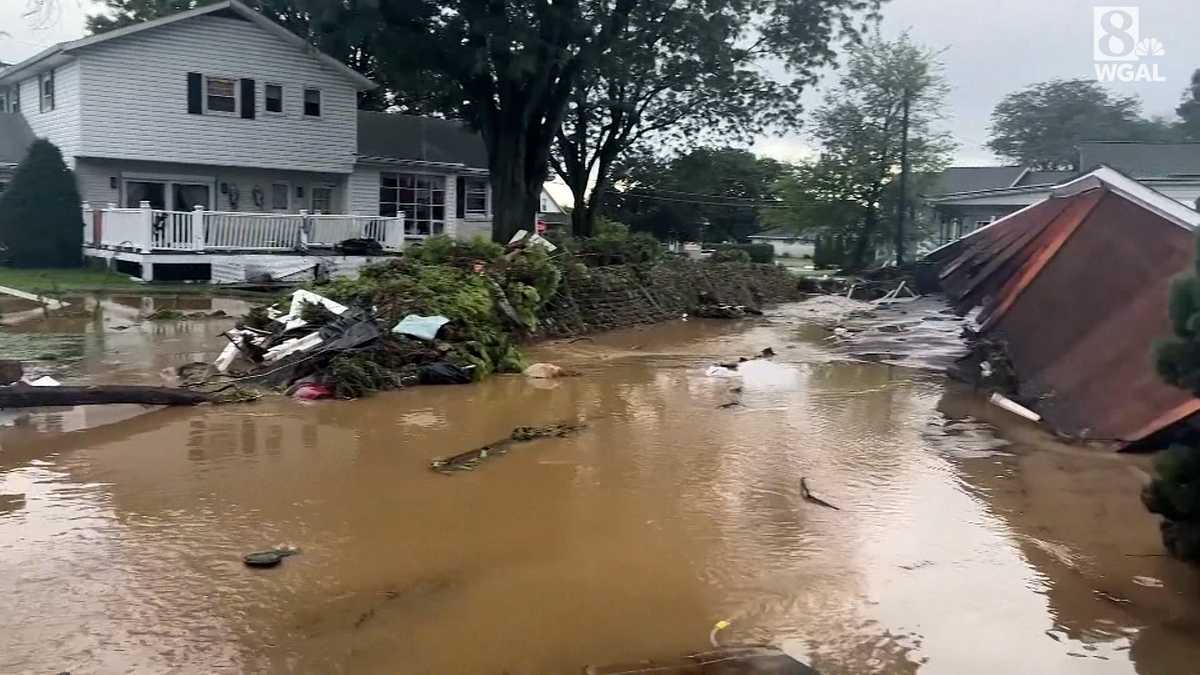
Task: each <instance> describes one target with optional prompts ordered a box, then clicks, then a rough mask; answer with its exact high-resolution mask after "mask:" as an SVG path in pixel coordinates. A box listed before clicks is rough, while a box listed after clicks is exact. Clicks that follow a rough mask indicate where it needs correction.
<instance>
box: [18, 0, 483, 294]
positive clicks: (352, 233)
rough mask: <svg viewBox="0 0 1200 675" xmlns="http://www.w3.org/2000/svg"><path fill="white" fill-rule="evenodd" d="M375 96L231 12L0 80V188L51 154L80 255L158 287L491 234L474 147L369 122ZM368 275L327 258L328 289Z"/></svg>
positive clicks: (237, 8) (434, 129) (47, 56)
mask: <svg viewBox="0 0 1200 675" xmlns="http://www.w3.org/2000/svg"><path fill="white" fill-rule="evenodd" d="M374 87H375V84H374V83H372V82H371V81H370V80H368V79H366V78H365V77H363V76H362V75H360V74H358V73H357V72H355V71H353V70H351V69H350V68H348V67H346V66H345V65H344V64H342V63H340V62H339V61H337V60H336V59H334V58H332V57H330V56H328V55H325V54H322V53H321V52H319V51H317V50H315V49H313V48H312V47H311V46H310V45H309V44H308V43H306V42H305V41H304V40H303V39H301V38H299V37H297V36H296V35H294V34H292V33H291V32H290V31H288V30H287V29H285V28H283V27H282V26H280V25H278V24H276V23H274V22H273V21H271V20H270V19H268V18H266V17H264V16H262V15H261V14H259V13H258V12H255V11H254V10H252V9H250V8H249V7H247V6H246V5H243V4H242V3H240V2H238V1H237V0H223V1H221V2H217V3H215V4H210V5H205V6H203V7H199V8H197V9H193V10H190V11H185V12H179V13H177V14H172V15H170V16H167V17H164V18H160V19H156V20H154V21H148V22H145V23H140V24H136V25H132V26H128V27H125V28H121V29H118V30H114V31H111V32H108V33H103V34H100V35H94V36H90V37H86V38H83V39H80V40H75V41H72V42H65V43H61V44H58V45H55V46H53V47H50V48H48V49H46V50H44V51H42V52H41V53H39V54H36V55H35V56H33V57H31V58H29V59H27V60H25V61H23V62H21V63H17V64H14V65H11V66H7V67H4V68H3V69H2V70H0V110H2V111H4V113H5V116H6V117H7V119H0V182H3V181H5V180H6V179H5V176H6V175H9V174H10V173H11V170H12V168H13V166H14V165H15V164H16V163H17V162H18V161H19V160H20V156H22V155H23V153H24V150H25V149H26V148H27V147H28V145H29V143H30V142H32V139H33V137H41V138H46V139H48V140H50V141H51V142H53V143H54V144H55V145H57V146H58V147H59V148H60V149H61V150H62V152H63V155H64V158H65V159H66V161H67V164H68V165H69V166H70V167H71V168H72V169H74V171H75V174H76V177H77V180H78V183H79V189H80V194H81V196H82V198H83V200H84V202H85V203H86V204H87V205H88V206H90V211H89V210H88V209H85V214H84V216H85V220H86V225H87V227H86V229H85V236H84V239H85V254H87V255H89V256H94V257H101V258H105V259H109V260H113V261H116V263H117V264H118V265H120V266H121V267H122V268H124V269H128V270H130V271H131V272H136V273H139V274H140V275H141V276H142V277H143V278H145V279H154V278H160V279H162V278H171V279H178V278H196V279H212V280H214V281H240V280H242V279H243V278H244V277H245V275H246V273H247V271H248V270H250V269H257V270H258V271H259V272H262V271H266V272H268V273H270V274H272V275H274V276H275V277H277V278H278V277H281V276H288V275H289V274H291V275H299V276H304V275H306V274H310V273H312V271H313V268H314V262H316V261H315V260H314V257H313V254H314V253H315V252H319V251H323V250H328V249H329V248H330V247H331V246H332V245H333V244H336V243H338V242H340V241H342V240H344V239H349V238H357V237H370V238H374V239H376V240H379V241H380V242H381V243H383V245H384V247H385V248H388V249H392V250H396V249H399V248H401V247H402V246H403V245H404V243H405V242H406V241H411V240H413V239H419V238H422V237H426V236H429V235H430V234H438V233H447V234H453V235H455V236H459V237H470V236H473V235H475V234H484V235H490V232H491V195H490V191H489V185H488V173H487V169H486V167H487V161H486V159H487V158H486V153H485V152H484V146H483V143H482V141H481V139H480V138H479V136H478V134H475V133H473V132H470V131H468V130H467V129H465V128H464V127H462V126H461V125H459V124H458V123H455V122H451V121H446V120H437V119H429V118H420V117H414V116H406V115H393V114H385V113H373V112H362V111H359V110H358V109H357V99H358V93H359V92H361V91H364V90H368V89H371V88H374ZM5 135H7V138H4V137H2V136H5ZM297 249H304V250H307V254H304V255H301V254H300V253H299V252H298V251H297ZM364 260H365V258H364V257H363V256H341V255H333V254H332V252H330V253H329V255H326V256H324V257H322V258H320V261H321V262H324V263H325V268H326V270H327V271H331V272H333V273H338V272H344V271H347V270H351V269H354V268H356V267H357V266H359V265H361V264H362V263H363V261H364Z"/></svg>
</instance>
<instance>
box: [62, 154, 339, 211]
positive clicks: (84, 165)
mask: <svg viewBox="0 0 1200 675" xmlns="http://www.w3.org/2000/svg"><path fill="white" fill-rule="evenodd" d="M75 177H76V182H77V183H78V184H79V193H80V196H81V197H82V198H83V201H86V202H91V203H93V204H97V205H100V206H106V205H107V204H108V203H109V202H116V203H120V202H121V201H122V200H123V199H124V195H122V194H121V191H120V188H119V187H113V184H114V183H115V184H116V185H118V186H120V185H122V183H123V181H125V180H166V181H174V182H183V183H206V184H208V183H210V184H212V185H213V187H214V193H213V202H214V206H213V208H215V209H216V210H218V211H234V210H236V211H242V212H254V211H266V212H270V211H272V210H273V209H272V208H271V207H272V206H273V205H274V202H273V197H274V194H273V187H272V186H273V185H275V184H286V185H287V186H288V187H289V189H290V191H291V195H290V199H289V201H288V206H287V209H286V211H287V212H288V213H297V212H299V211H300V209H306V208H308V203H309V199H310V195H311V194H312V188H313V187H314V186H318V187H320V186H328V185H333V186H340V185H341V184H342V183H343V182H344V181H345V180H346V179H347V178H348V176H339V175H337V174H316V173H309V172H301V171H277V170H271V169H257V168H245V167H221V166H201V165H197V164H175V163H171V162H136V161H128V160H110V159H94V158H88V157H85V158H82V159H80V160H79V162H78V166H77V167H76V169H75ZM114 179H115V180H114ZM222 185H225V186H226V192H221V186H222ZM229 188H236V190H231V189H229ZM255 188H259V189H260V190H261V191H262V194H263V205H262V206H261V207H259V206H256V205H255V203H254V189H255ZM298 189H299V190H302V191H303V192H304V197H303V198H297V197H296V191H297V190H298ZM235 191H236V192H237V195H238V200H237V208H236V209H235V208H234V204H233V201H232V200H231V198H230V196H231V194H232V193H233V192H235ZM341 195H342V191H341V190H340V189H338V188H336V187H335V189H334V190H333V194H332V197H333V203H332V206H331V211H332V212H333V213H345V212H346V211H344V210H343V209H344V208H345V207H344V204H343V203H342V199H341Z"/></svg>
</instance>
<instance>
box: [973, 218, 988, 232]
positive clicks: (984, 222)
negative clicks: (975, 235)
mask: <svg viewBox="0 0 1200 675" xmlns="http://www.w3.org/2000/svg"><path fill="white" fill-rule="evenodd" d="M991 224H992V221H990V220H977V221H975V229H976V230H978V229H979V228H981V227H987V226H988V225H991Z"/></svg>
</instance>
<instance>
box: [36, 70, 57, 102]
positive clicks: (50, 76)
mask: <svg viewBox="0 0 1200 675" xmlns="http://www.w3.org/2000/svg"><path fill="white" fill-rule="evenodd" d="M38 92H39V94H40V97H39V102H38V110H39V111H40V112H50V111H51V110H54V71H53V70H51V71H50V72H48V73H43V74H41V75H39V76H38Z"/></svg>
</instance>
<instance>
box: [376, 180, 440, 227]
mask: <svg viewBox="0 0 1200 675" xmlns="http://www.w3.org/2000/svg"><path fill="white" fill-rule="evenodd" d="M400 212H403V213H404V231H405V234H420V235H425V234H441V233H442V232H443V231H444V230H445V229H446V177H445V176H433V175H429V174H422V173H390V172H383V173H381V174H379V215H381V216H387V217H392V216H395V215H396V214H397V213H400Z"/></svg>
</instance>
